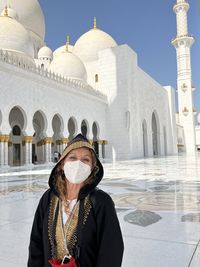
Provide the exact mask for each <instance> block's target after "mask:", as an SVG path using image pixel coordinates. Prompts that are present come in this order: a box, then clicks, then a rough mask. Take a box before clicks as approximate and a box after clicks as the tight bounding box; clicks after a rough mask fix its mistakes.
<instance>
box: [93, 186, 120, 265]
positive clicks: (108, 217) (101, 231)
mask: <svg viewBox="0 0 200 267" xmlns="http://www.w3.org/2000/svg"><path fill="white" fill-rule="evenodd" d="M95 211H96V212H95V213H96V223H97V244H98V256H97V265H96V267H105V266H108V267H120V266H121V264H122V257H123V251H124V244H123V239H122V233H121V229H120V225H119V221H118V218H117V214H116V211H115V207H114V203H113V200H112V199H111V197H110V196H109V195H108V194H106V193H105V192H103V191H102V190H98V191H97V192H96V203H95Z"/></svg>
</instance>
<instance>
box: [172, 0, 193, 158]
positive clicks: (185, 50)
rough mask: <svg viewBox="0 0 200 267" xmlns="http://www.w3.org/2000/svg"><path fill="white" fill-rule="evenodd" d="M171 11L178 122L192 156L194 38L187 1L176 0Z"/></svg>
mask: <svg viewBox="0 0 200 267" xmlns="http://www.w3.org/2000/svg"><path fill="white" fill-rule="evenodd" d="M173 10H174V12H175V14H176V21H177V36H176V38H175V39H173V40H172V45H173V46H174V47H175V48H176V57H177V88H178V104H179V121H180V124H181V125H182V126H183V129H184V136H185V145H186V152H187V153H188V154H194V153H195V150H196V148H195V147H196V140H195V127H194V114H193V97H192V91H193V90H194V88H193V86H192V73H191V60H190V48H191V46H192V44H193V43H194V38H193V37H192V36H191V35H189V34H188V23H187V12H188V10H189V4H188V2H187V0H177V3H176V4H175V5H174V7H173Z"/></svg>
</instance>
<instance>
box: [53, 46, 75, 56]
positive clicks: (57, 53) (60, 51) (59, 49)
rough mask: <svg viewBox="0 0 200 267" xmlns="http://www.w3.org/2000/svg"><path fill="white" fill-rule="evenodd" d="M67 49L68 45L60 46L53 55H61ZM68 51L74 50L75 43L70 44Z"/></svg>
mask: <svg viewBox="0 0 200 267" xmlns="http://www.w3.org/2000/svg"><path fill="white" fill-rule="evenodd" d="M65 51H66V45H63V46H60V47H58V48H57V49H56V50H55V51H54V52H53V56H54V57H57V56H59V55H60V54H61V53H62V52H65ZM68 51H69V52H72V51H73V45H68Z"/></svg>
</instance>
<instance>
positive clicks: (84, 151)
mask: <svg viewBox="0 0 200 267" xmlns="http://www.w3.org/2000/svg"><path fill="white" fill-rule="evenodd" d="M76 160H80V161H82V162H83V163H85V164H87V165H89V166H90V167H91V168H92V155H91V151H90V150H89V149H88V148H86V147H81V148H76V149H73V150H72V151H70V152H69V154H68V155H67V156H66V158H65V160H64V163H66V162H67V161H76Z"/></svg>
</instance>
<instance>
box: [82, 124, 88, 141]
mask: <svg viewBox="0 0 200 267" xmlns="http://www.w3.org/2000/svg"><path fill="white" fill-rule="evenodd" d="M88 125H89V124H88V122H87V121H86V120H83V121H82V123H81V133H82V135H83V136H85V137H86V138H88V133H89V126H88Z"/></svg>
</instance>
